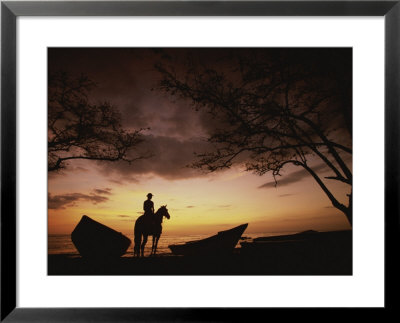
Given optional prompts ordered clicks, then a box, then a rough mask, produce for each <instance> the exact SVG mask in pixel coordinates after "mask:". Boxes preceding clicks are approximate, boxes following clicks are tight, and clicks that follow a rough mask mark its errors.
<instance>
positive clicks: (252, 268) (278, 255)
mask: <svg viewBox="0 0 400 323" xmlns="http://www.w3.org/2000/svg"><path fill="white" fill-rule="evenodd" d="M48 274H49V275H102V276H103V275H351V274H352V234H351V231H341V232H335V233H328V234H324V235H322V234H311V235H308V236H307V237H306V238H305V237H304V236H297V237H289V238H281V239H276V238H275V239H268V238H266V239H261V240H258V241H255V242H252V243H244V244H242V248H238V249H235V252H234V253H233V254H231V255H226V256H208V257H205V256H203V257H185V256H173V255H159V256H155V257H143V258H134V257H129V256H128V257H122V258H118V259H114V260H107V261H99V260H97V261H94V260H88V259H84V258H82V257H77V256H75V257H72V256H68V255H49V256H48Z"/></svg>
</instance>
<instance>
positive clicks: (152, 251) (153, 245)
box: [151, 235, 156, 254]
mask: <svg viewBox="0 0 400 323" xmlns="http://www.w3.org/2000/svg"><path fill="white" fill-rule="evenodd" d="M155 241H156V237H155V236H154V235H153V244H152V245H151V254H153V253H154V247H155V245H156V243H155Z"/></svg>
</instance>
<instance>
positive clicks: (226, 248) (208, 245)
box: [168, 224, 248, 256]
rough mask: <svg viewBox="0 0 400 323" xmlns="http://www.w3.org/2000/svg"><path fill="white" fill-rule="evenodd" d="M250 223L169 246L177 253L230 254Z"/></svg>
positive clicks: (196, 254)
mask: <svg viewBox="0 0 400 323" xmlns="http://www.w3.org/2000/svg"><path fill="white" fill-rule="evenodd" d="M247 225H248V224H242V225H240V226H238V227H235V228H233V229H230V230H226V231H221V232H218V234H216V235H214V236H211V237H209V238H206V239H202V240H197V241H190V242H187V243H185V244H176V245H170V246H168V247H169V248H170V249H171V251H172V253H173V254H175V255H183V256H198V255H224V254H230V253H232V252H233V250H234V249H235V247H236V245H237V243H238V241H239V239H240V237H241V236H242V234H243V232H244V231H245V230H246V228H247Z"/></svg>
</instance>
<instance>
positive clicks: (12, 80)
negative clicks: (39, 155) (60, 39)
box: [1, 0, 400, 322]
mask: <svg viewBox="0 0 400 323" xmlns="http://www.w3.org/2000/svg"><path fill="white" fill-rule="evenodd" d="M399 2H400V1H399V0H396V1H385V0H381V1H320V0H319V1H268V0H262V1H121V2H120V1H87V2H85V1H73V2H68V1H65V2H64V1H62V2H59V1H42V2H38V1H29V2H28V1H26V2H25V1H2V2H1V321H5V322H89V321H90V322H92V321H96V322H142V321H153V322H166V321H175V322H176V321H180V322H189V321H197V322H202V321H213V322H216V321H229V322H232V321H248V319H246V318H251V317H253V318H254V319H256V317H260V316H261V317H262V315H265V311H266V310H267V308H263V309H260V308H259V309H255V308H253V309H244V308H235V309H228V308H213V309H210V308H201V309H200V308H119V309H118V308H19V307H17V306H16V301H17V285H16V269H17V267H16V266H17V264H16V238H17V237H16V216H17V215H16V201H17V195H16V189H17V182H16V163H17V156H16V133H17V132H16V130H17V129H16V82H17V79H16V37H17V30H16V19H17V17H19V16H383V17H384V19H385V307H384V308H383V310H389V309H394V308H395V306H396V304H395V303H396V301H395V299H396V296H393V292H394V291H395V290H396V287H397V285H398V284H397V283H398V278H397V274H398V273H397V274H396V272H397V271H398V268H399V266H398V264H397V261H396V257H397V254H398V251H397V250H396V245H398V239H397V237H398V233H399V227H400V226H399V202H398V200H399V185H398V182H399V170H400V169H399V151H400V147H399V130H398V121H399V111H400V109H399V108H400V91H399V90H400V64H399V62H400V4H399ZM38 293H40V291H38ZM270 310H277V311H279V310H280V311H281V312H282V309H270ZM285 310H287V309H285ZM297 310H299V309H297ZM327 310H329V309H327ZM378 310H379V313H380V314H381V311H380V310H382V309H378ZM285 313H286V312H285ZM330 313H331V314H329V315H332V314H333V313H332V310H330ZM281 314H282V313H281ZM324 315H326V314H324ZM338 317H339V315H338ZM349 318H350V317H349ZM281 319H282V318H281Z"/></svg>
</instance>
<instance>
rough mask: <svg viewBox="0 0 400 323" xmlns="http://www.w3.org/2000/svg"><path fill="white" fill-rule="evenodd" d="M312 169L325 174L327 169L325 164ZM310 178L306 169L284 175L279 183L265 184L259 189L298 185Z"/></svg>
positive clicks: (278, 180)
mask: <svg viewBox="0 0 400 323" xmlns="http://www.w3.org/2000/svg"><path fill="white" fill-rule="evenodd" d="M299 167H301V166H299ZM312 169H313V170H314V171H315V172H318V171H321V172H324V171H325V170H326V169H327V168H326V165H325V164H319V165H316V166H314V167H312ZM307 177H310V173H308V172H307V171H306V170H305V169H304V168H302V169H301V170H298V171H295V172H293V173H290V174H287V175H282V176H281V177H279V178H277V183H275V181H272V182H268V183H265V184H263V185H261V186H259V187H258V188H271V187H281V186H286V185H289V184H293V183H297V182H300V181H301V180H302V179H304V178H307Z"/></svg>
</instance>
